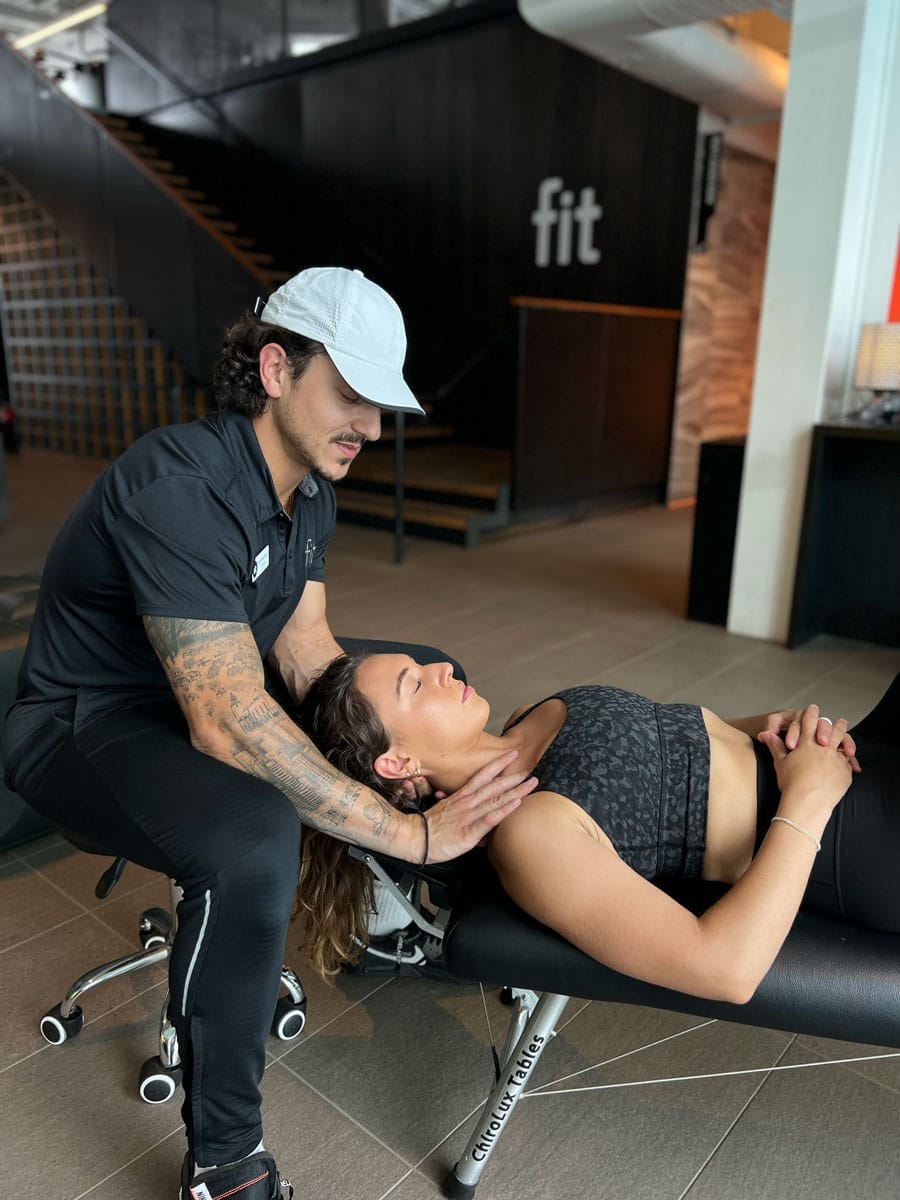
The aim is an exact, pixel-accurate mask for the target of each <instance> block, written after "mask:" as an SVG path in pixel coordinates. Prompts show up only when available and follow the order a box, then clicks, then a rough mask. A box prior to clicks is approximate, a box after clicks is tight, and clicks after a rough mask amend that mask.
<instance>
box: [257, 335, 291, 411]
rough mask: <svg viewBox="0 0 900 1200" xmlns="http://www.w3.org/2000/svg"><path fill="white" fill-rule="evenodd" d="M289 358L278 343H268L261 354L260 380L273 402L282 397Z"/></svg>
mask: <svg viewBox="0 0 900 1200" xmlns="http://www.w3.org/2000/svg"><path fill="white" fill-rule="evenodd" d="M286 366H287V358H286V357H285V353H284V350H283V349H282V348H281V346H279V345H278V343H277V342H267V343H266V345H265V346H263V348H262V350H260V352H259V379H260V383H261V384H262V385H263V387H264V388H265V392H266V395H267V396H268V397H269V398H270V399H271V400H278V399H279V398H280V396H281V381H282V375H283V372H284V369H285V367H286Z"/></svg>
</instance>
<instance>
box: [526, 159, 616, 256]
mask: <svg viewBox="0 0 900 1200" xmlns="http://www.w3.org/2000/svg"><path fill="white" fill-rule="evenodd" d="M602 216H603V208H602V206H601V205H599V204H598V203H597V197H596V193H595V192H594V189H593V188H592V187H583V188H582V189H581V192H580V194H579V197H578V204H577V206H576V205H575V193H574V192H573V191H570V189H569V188H567V187H565V186H564V184H563V180H562V179H561V177H560V176H559V175H550V176H548V177H547V178H546V179H542V180H541V182H540V183H539V184H538V190H537V208H536V209H535V210H534V212H533V213H532V214H531V223H532V225H534V227H535V229H536V231H537V232H536V235H535V239H534V265H535V266H536V267H549V266H550V263H551V262H553V263H555V265H556V266H558V267H567V266H569V265H570V263H571V262H572V243H573V234H575V238H574V242H575V261H576V262H579V263H583V264H584V265H585V266H591V265H593V264H594V263H598V262H599V261H600V250H599V249H598V247H597V246H595V245H594V226H595V224H596V223H597V221H599V220H600V218H601V217H602ZM575 226H577V234H576V232H575ZM554 250H555V253H553V251H554Z"/></svg>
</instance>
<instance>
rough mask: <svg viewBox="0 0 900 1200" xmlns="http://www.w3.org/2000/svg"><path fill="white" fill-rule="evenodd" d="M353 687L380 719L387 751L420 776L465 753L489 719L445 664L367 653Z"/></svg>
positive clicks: (480, 702) (474, 695)
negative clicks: (409, 761)
mask: <svg viewBox="0 0 900 1200" xmlns="http://www.w3.org/2000/svg"><path fill="white" fill-rule="evenodd" d="M356 686H357V687H358V688H359V690H360V691H361V692H362V694H363V695H364V696H365V697H366V699H367V700H368V701H369V703H370V704H371V705H372V707H373V708H374V709H375V711H376V712H377V713H378V716H379V717H380V718H381V721H382V723H383V724H384V727H385V729H386V730H387V732H388V736H389V737H390V739H391V743H392V747H394V748H396V750H397V751H398V752H402V754H404V755H407V756H410V757H413V758H415V759H416V760H417V761H418V762H420V763H421V766H422V770H423V771H424V772H425V773H426V774H427V773H428V769H429V767H434V766H437V765H440V762H441V761H443V760H446V758H447V757H448V756H449V755H452V754H454V753H457V752H460V751H463V750H466V749H468V748H470V747H471V746H472V745H473V744H474V743H475V741H476V740H477V738H478V735H479V734H480V733H481V732H482V731H483V729H484V726H485V723H486V721H487V719H488V716H489V715H490V706H489V705H488V702H487V701H486V700H485V699H484V698H483V697H482V696H479V695H478V693H477V692H476V691H475V689H474V688H472V687H469V686H467V685H466V684H464V683H463V682H462V680H460V679H455V678H454V677H453V668H452V666H451V665H450V663H447V662H444V663H431V664H429V665H428V666H427V667H420V666H419V664H418V663H417V662H416V661H415V660H414V659H412V658H410V657H409V656H408V655H406V654H373V655H371V657H369V658H366V659H364V660H363V661H362V663H361V664H360V667H359V670H358V671H357V673H356Z"/></svg>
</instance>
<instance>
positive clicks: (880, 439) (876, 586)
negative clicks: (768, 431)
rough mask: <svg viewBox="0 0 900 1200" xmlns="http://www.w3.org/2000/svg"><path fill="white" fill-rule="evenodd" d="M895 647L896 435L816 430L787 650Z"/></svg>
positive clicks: (859, 428) (898, 621)
mask: <svg viewBox="0 0 900 1200" xmlns="http://www.w3.org/2000/svg"><path fill="white" fill-rule="evenodd" d="M817 633H831V634H837V635H839V636H842V637H851V638H861V639H862V640H864V641H869V642H878V643H879V644H881V645H885V646H900V428H892V427H888V426H885V427H880V428H877V427H873V426H866V425H856V424H852V423H847V424H835V425H817V426H816V427H815V429H814V431H813V443H812V453H811V455H810V461H809V475H808V477H807V484H806V503H805V506H804V511H803V524H802V527H801V532H800V550H799V554H798V558H797V575H796V578H795V581H794V599H793V606H792V611H791V621H790V627H789V630H788V645H789V646H792V647H793V646H799V645H801V644H802V643H803V642H805V641H808V640H809V638H811V637H813V636H815V634H817Z"/></svg>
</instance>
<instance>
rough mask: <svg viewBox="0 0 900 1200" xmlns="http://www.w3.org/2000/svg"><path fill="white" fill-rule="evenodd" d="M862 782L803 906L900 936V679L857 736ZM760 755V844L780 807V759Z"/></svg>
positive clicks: (847, 802)
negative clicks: (776, 761)
mask: <svg viewBox="0 0 900 1200" xmlns="http://www.w3.org/2000/svg"><path fill="white" fill-rule="evenodd" d="M851 732H852V734H853V737H854V738H855V739H856V745H857V757H858V758H859V762H860V766H861V767H862V774H861V775H854V776H853V782H852V783H851V785H850V788H849V790H848V791H847V794H846V795H845V796H844V798H843V799H842V800H841V802H840V804H838V806H837V808H836V809H835V810H834V812H833V813H832V815H831V819H830V820H829V822H828V825H827V826H826V828H825V832H824V834H823V835H822V850H821V852H820V853H819V854H818V855H817V856H816V861H815V864H814V866H813V870H812V874H811V876H810V880H809V884H808V886H807V889H806V894H805V896H804V900H803V905H804V907H806V908H812V909H816V910H818V911H820V912H826V913H829V914H831V915H835V916H841V917H845V918H846V919H847V920H850V921H856V922H857V923H858V924H860V925H868V926H870V927H871V928H873V929H888V930H891V931H893V932H900V675H898V676H897V677H896V679H895V680H894V682H893V683H892V684H891V686H890V687H889V688H888V690H887V692H885V694H884V696H883V697H882V699H881V700H880V701H879V703H878V704H877V705H876V707H875V708H874V709H873V710H872V711H871V712H870V713H869V715H868V716H867V717H865V718H864V719H863V720H862V721H860V722H859V724H858V725H856V726H855V727H854V728H853V729H852V730H851ZM754 747H755V749H756V752H757V785H758V787H757V844H758V843H759V842H761V841H762V839H763V837H764V836H765V832H766V830H767V829H768V827H769V822H770V821H771V819H772V817H773V816H774V814H775V810H776V809H777V807H778V800H779V791H778V783H777V780H776V778H775V768H774V765H773V763H772V756H771V755H770V753H769V750H768V748H767V747H766V746H763V745H761V744H760V743H758V742H754Z"/></svg>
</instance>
